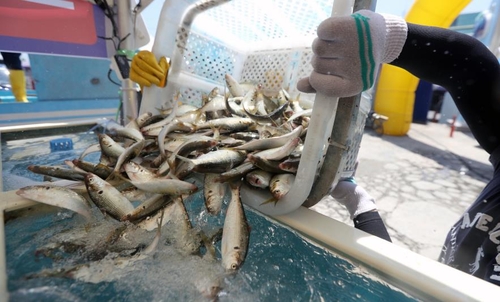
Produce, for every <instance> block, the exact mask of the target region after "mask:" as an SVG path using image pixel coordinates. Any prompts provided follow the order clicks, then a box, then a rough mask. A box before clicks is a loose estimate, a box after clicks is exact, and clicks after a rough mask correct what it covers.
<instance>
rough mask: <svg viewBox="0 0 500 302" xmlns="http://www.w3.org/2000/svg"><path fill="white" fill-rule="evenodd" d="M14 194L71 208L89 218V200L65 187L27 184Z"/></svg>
mask: <svg viewBox="0 0 500 302" xmlns="http://www.w3.org/2000/svg"><path fill="white" fill-rule="evenodd" d="M16 194H17V195H19V196H22V197H24V198H27V199H30V200H34V201H36V202H40V203H44V204H48V205H51V206H56V207H59V208H65V209H68V210H71V211H73V212H76V213H78V214H80V215H82V216H84V217H85V218H87V219H90V218H91V208H90V204H89V202H88V201H87V200H86V199H85V198H84V197H83V196H82V195H80V194H78V193H76V192H74V191H72V190H70V189H68V188H65V187H56V186H44V185H36V186H28V187H24V188H21V189H19V190H17V191H16Z"/></svg>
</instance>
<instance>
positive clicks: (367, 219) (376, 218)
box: [354, 211, 392, 242]
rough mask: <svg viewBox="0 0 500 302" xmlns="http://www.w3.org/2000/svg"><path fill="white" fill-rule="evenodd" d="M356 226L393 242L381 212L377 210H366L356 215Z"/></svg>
mask: <svg viewBox="0 0 500 302" xmlns="http://www.w3.org/2000/svg"><path fill="white" fill-rule="evenodd" d="M354 227H355V228H357V229H358V230H362V231H364V232H367V233H368V234H371V235H374V236H377V237H379V238H382V239H385V240H387V241H389V242H392V240H391V236H389V233H388V232H387V228H386V227H385V224H384V221H383V220H382V217H380V214H379V213H378V212H376V211H374V212H366V213H362V214H359V215H358V216H356V218H354Z"/></svg>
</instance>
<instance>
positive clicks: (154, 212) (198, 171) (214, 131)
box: [17, 75, 311, 271]
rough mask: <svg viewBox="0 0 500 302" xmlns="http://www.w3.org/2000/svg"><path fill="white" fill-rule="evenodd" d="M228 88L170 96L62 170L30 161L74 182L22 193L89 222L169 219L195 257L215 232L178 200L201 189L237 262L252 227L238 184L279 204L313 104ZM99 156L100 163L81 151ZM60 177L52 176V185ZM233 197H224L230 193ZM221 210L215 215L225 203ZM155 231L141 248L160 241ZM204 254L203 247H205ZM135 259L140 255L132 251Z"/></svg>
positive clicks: (229, 266) (226, 256)
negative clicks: (198, 97) (196, 99)
mask: <svg viewBox="0 0 500 302" xmlns="http://www.w3.org/2000/svg"><path fill="white" fill-rule="evenodd" d="M226 85H227V90H228V91H227V92H226V91H224V92H223V91H220V89H218V88H214V89H213V90H212V91H211V92H210V93H209V94H207V95H203V100H202V105H201V106H200V107H196V106H191V105H187V104H183V103H182V99H181V97H182V96H180V95H176V96H175V98H174V105H173V108H169V109H163V108H159V109H158V113H156V114H153V113H145V114H143V115H141V116H139V117H137V118H136V119H133V120H132V121H131V122H130V123H128V124H127V125H125V126H121V125H118V124H113V125H108V127H107V130H109V131H104V132H105V133H99V134H97V135H98V144H95V145H92V146H89V147H88V148H87V149H86V150H85V151H84V152H83V153H82V154H81V155H80V157H79V158H77V159H73V160H67V161H66V162H65V163H66V165H65V166H41V165H38V166H35V165H32V166H29V167H28V169H29V170H30V171H32V172H34V173H37V174H42V175H45V176H48V177H52V178H57V179H64V180H71V181H72V185H65V186H57V185H52V184H50V183H47V182H44V183H43V184H41V185H35V186H28V187H24V188H21V189H19V190H18V192H17V194H18V195H21V196H23V197H25V198H28V199H31V200H34V201H37V202H41V203H46V204H50V205H53V206H57V207H61V208H66V209H69V210H71V211H74V212H76V213H78V214H81V215H82V216H83V217H85V218H86V219H88V220H91V219H92V218H93V217H92V216H93V215H95V214H93V211H92V209H93V208H94V206H95V207H97V208H98V209H99V210H100V212H101V213H103V214H104V215H105V216H106V218H108V217H109V219H112V220H115V221H118V222H122V223H125V224H127V225H133V226H134V227H138V228H140V229H143V230H147V231H152V230H155V229H156V230H157V233H160V230H161V227H162V226H163V225H165V224H166V223H167V222H174V223H175V224H177V225H179V226H180V227H179V229H180V230H181V231H180V232H179V234H178V236H180V237H183V238H185V239H186V240H179V242H182V244H180V245H179V248H180V249H181V250H183V251H185V252H187V253H196V252H198V251H199V249H200V242H201V243H202V244H204V245H205V246H206V250H207V251H208V252H210V253H211V254H212V256H213V257H217V258H218V256H216V255H215V249H214V247H213V245H214V244H215V241H217V239H214V238H217V236H213V235H214V234H211V235H212V236H207V235H205V234H201V233H200V232H195V231H193V229H194V228H193V226H192V225H191V223H190V219H189V217H188V215H187V212H186V209H185V205H184V202H185V200H186V199H187V198H188V197H189V196H190V195H191V194H193V193H195V192H196V191H198V190H199V189H200V188H199V187H198V186H197V185H196V184H195V182H193V181H192V179H193V177H195V178H196V177H197V178H198V179H201V183H202V190H203V197H204V204H205V209H200V210H202V211H203V210H204V211H206V212H207V213H208V214H210V215H225V217H224V225H223V228H222V236H221V238H220V236H218V237H219V239H220V240H221V248H220V258H221V263H222V266H223V267H224V268H225V269H226V270H227V271H235V270H238V268H240V267H241V265H242V264H243V262H244V260H245V256H246V253H247V249H248V242H249V236H250V229H249V226H248V222H247V220H246V217H245V210H244V207H243V205H242V202H241V200H240V195H239V190H240V186H241V185H242V183H243V182H246V183H247V184H248V185H250V186H253V187H255V189H256V190H269V191H270V192H271V194H272V196H273V197H272V198H271V199H270V200H267V201H265V202H266V203H267V202H270V203H272V202H274V203H277V202H279V200H280V198H281V197H282V196H283V195H284V194H286V193H287V192H288V190H289V188H290V185H291V184H293V181H294V178H295V173H296V171H297V167H298V163H299V161H300V155H301V151H302V147H303V145H302V144H303V140H304V136H305V134H306V130H307V126H308V122H309V118H310V114H311V109H308V108H302V107H301V104H300V103H299V100H298V99H292V98H291V97H290V96H289V95H288V93H287V92H286V91H285V90H284V89H282V90H281V91H279V92H278V93H276V94H275V95H271V96H269V95H266V93H264V91H263V90H262V87H261V86H260V85H246V84H245V85H244V84H240V83H238V82H237V81H235V80H234V78H232V77H231V76H230V75H226ZM94 152H100V158H99V162H98V163H93V162H90V161H86V159H85V158H86V157H87V155H89V154H91V153H94ZM55 183H57V182H55ZM226 192H228V193H229V198H227V196H226V195H227V193H226ZM225 203H228V204H227V211H226V212H225V214H221V209H222V208H223V205H224V204H225ZM156 238H157V237H155V239H152V241H151V244H150V246H148V247H147V248H146V249H144V250H143V251H142V252H141V254H142V255H143V256H144V255H147V254H149V253H151V251H152V250H154V248H155V246H156V245H157V240H158V239H156ZM208 252H207V253H208ZM134 257H135V259H137V257H138V256H137V255H135V256H134Z"/></svg>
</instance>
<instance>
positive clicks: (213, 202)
mask: <svg viewBox="0 0 500 302" xmlns="http://www.w3.org/2000/svg"><path fill="white" fill-rule="evenodd" d="M219 175H220V174H218V173H206V174H205V178H204V181H203V196H204V198H205V208H206V209H207V211H208V213H209V214H212V215H217V214H219V212H220V210H221V208H222V202H223V200H224V195H225V194H226V188H227V184H226V183H221V182H219V181H217V178H218V177H219Z"/></svg>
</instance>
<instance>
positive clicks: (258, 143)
mask: <svg viewBox="0 0 500 302" xmlns="http://www.w3.org/2000/svg"><path fill="white" fill-rule="evenodd" d="M302 129H303V128H302V126H298V127H297V128H295V129H294V130H293V131H292V132H289V133H287V134H285V135H282V136H278V137H270V138H266V139H260V140H254V141H251V142H248V143H246V144H243V145H241V146H236V147H234V149H237V150H247V151H255V150H265V149H271V148H277V147H281V146H283V145H284V144H286V143H287V142H288V141H290V140H292V139H294V138H296V137H299V136H300V135H301V134H302Z"/></svg>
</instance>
